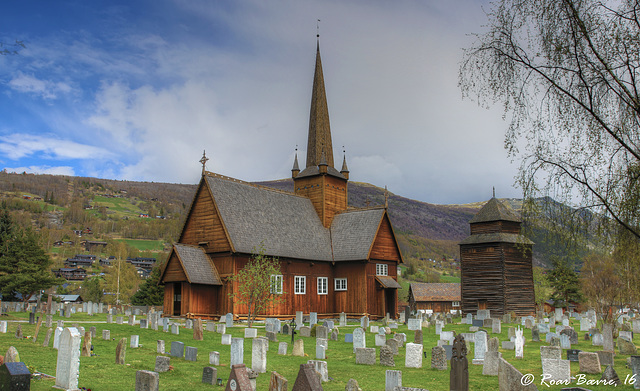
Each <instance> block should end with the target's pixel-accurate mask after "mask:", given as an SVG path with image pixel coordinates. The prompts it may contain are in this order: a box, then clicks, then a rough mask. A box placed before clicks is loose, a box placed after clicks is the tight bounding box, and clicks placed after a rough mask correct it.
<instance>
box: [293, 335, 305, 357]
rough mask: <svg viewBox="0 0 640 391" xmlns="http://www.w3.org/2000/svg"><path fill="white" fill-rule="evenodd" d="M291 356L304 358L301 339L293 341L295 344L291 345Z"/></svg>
mask: <svg viewBox="0 0 640 391" xmlns="http://www.w3.org/2000/svg"><path fill="white" fill-rule="evenodd" d="M291 355H293V356H298V357H304V340H302V339H296V340H295V342H294V343H293V351H292V352H291Z"/></svg>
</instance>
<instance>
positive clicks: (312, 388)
mask: <svg viewBox="0 0 640 391" xmlns="http://www.w3.org/2000/svg"><path fill="white" fill-rule="evenodd" d="M318 390H322V383H320V377H318V375H316V370H315V366H314V365H313V364H300V370H299V371H298V377H296V381H295V383H293V388H292V389H291V391H318Z"/></svg>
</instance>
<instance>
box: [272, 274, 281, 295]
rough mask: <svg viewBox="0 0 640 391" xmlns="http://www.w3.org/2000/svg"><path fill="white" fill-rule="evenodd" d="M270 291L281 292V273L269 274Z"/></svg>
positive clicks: (277, 293)
mask: <svg viewBox="0 0 640 391" xmlns="http://www.w3.org/2000/svg"><path fill="white" fill-rule="evenodd" d="M271 293H274V294H276V295H281V294H282V274H272V275H271Z"/></svg>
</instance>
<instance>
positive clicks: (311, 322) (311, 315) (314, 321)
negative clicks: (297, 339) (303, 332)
mask: <svg viewBox="0 0 640 391" xmlns="http://www.w3.org/2000/svg"><path fill="white" fill-rule="evenodd" d="M317 323H318V313H317V312H310V313H309V327H312V326H313V325H314V324H317Z"/></svg>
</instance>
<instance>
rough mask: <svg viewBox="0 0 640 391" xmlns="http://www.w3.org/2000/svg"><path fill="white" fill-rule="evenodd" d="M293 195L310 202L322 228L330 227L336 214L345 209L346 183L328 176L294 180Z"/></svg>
mask: <svg viewBox="0 0 640 391" xmlns="http://www.w3.org/2000/svg"><path fill="white" fill-rule="evenodd" d="M294 190H295V194H297V195H300V196H303V197H307V198H309V199H310V200H311V203H312V204H313V207H314V208H315V210H316V212H317V213H318V216H319V217H320V219H321V220H322V223H323V225H324V227H327V228H328V227H330V226H331V222H332V221H333V217H334V216H335V214H336V213H337V212H340V211H343V210H345V209H347V181H345V180H344V179H340V178H336V177H333V176H330V175H317V176H312V177H304V178H296V179H295V182H294Z"/></svg>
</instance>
